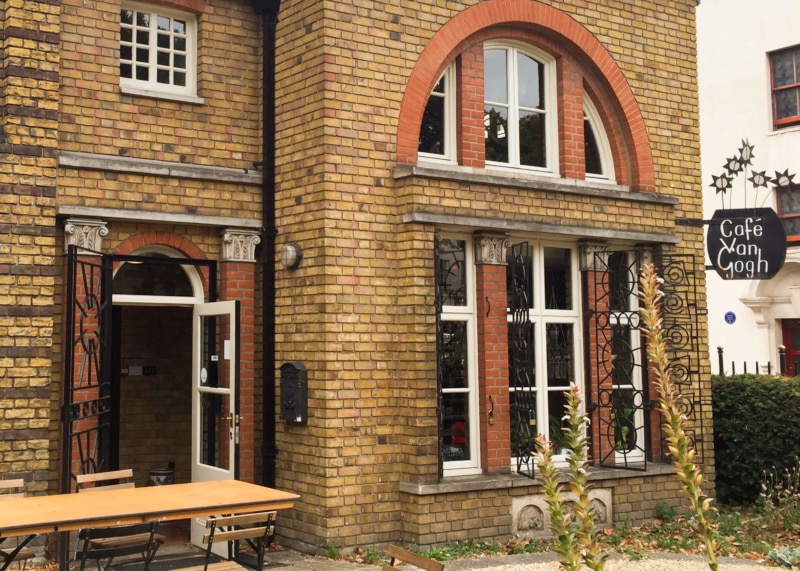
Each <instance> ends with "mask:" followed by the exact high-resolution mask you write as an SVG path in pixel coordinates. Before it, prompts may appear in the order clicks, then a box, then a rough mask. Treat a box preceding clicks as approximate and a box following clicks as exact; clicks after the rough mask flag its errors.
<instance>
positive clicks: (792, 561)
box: [767, 547, 800, 569]
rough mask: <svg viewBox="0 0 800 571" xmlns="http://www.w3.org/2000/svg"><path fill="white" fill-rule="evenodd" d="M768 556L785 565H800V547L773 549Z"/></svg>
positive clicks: (793, 567) (794, 567) (792, 566)
mask: <svg viewBox="0 0 800 571" xmlns="http://www.w3.org/2000/svg"><path fill="white" fill-rule="evenodd" d="M767 557H768V558H769V559H771V560H772V561H774V562H775V563H777V564H778V565H782V566H784V567H791V568H792V569H796V568H797V566H798V565H800V547H780V548H778V549H773V550H771V551H770V552H769V553H768V554H767Z"/></svg>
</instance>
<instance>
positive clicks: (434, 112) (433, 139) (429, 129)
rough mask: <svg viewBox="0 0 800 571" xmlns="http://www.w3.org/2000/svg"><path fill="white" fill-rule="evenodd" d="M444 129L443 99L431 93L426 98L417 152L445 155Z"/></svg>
mask: <svg viewBox="0 0 800 571" xmlns="http://www.w3.org/2000/svg"><path fill="white" fill-rule="evenodd" d="M444 129H445V125H444V97H440V96H438V95H436V94H435V93H433V94H431V96H430V97H429V98H428V104H427V105H426V106H425V112H424V113H423V115H422V127H421V128H420V131H419V146H418V148H417V150H418V151H419V152H421V153H434V154H436V155H443V154H444V153H445V148H444V133H445V131H444Z"/></svg>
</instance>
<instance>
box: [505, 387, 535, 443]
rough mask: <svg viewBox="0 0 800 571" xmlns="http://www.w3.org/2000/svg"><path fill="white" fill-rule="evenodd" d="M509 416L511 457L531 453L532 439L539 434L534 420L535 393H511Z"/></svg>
mask: <svg viewBox="0 0 800 571" xmlns="http://www.w3.org/2000/svg"><path fill="white" fill-rule="evenodd" d="M508 396H509V404H510V409H511V411H512V414H511V455H512V456H519V455H520V451H522V452H523V454H524V453H525V452H530V451H533V446H534V444H533V438H534V437H535V435H536V434H538V432H539V428H538V426H537V419H536V400H537V393H536V392H535V391H512V392H511V393H510V394H509V395H508Z"/></svg>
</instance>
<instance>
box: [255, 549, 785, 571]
mask: <svg viewBox="0 0 800 571" xmlns="http://www.w3.org/2000/svg"><path fill="white" fill-rule="evenodd" d="M267 560H268V561H269V562H270V563H272V564H273V565H277V566H279V567H276V568H275V571H380V568H379V567H374V566H370V565H364V564H359V563H347V562H343V561H331V560H329V559H324V558H321V557H320V558H317V557H311V556H308V555H303V554H299V553H297V552H293V551H280V552H276V553H268V554H267ZM718 563H719V569H720V571H757V570H758V569H764V568H765V567H769V566H766V565H763V564H761V563H759V562H757V561H750V560H749V559H734V558H732V557H721V558H719V560H718ZM397 569H398V571H418V570H417V569H416V568H415V567H412V566H409V565H401V566H399V567H398V568H397ZM484 570H485V571H558V570H559V563H558V556H557V555H555V554H554V553H528V554H523V555H508V556H504V557H476V558H474V559H458V560H455V561H446V562H445V564H444V571H484ZM605 571H709V567H708V560H707V559H706V558H705V557H700V556H698V555H681V554H674V553H651V554H650V555H649V556H648V558H647V559H642V560H639V561H629V560H627V559H625V558H623V557H621V556H619V555H617V554H613V555H611V557H610V558H609V560H608V561H607V562H606V565H605Z"/></svg>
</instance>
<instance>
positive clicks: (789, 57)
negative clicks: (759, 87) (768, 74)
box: [772, 52, 797, 87]
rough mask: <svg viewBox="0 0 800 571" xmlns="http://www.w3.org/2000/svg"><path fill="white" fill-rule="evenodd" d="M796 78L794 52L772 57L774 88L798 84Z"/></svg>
mask: <svg viewBox="0 0 800 571" xmlns="http://www.w3.org/2000/svg"><path fill="white" fill-rule="evenodd" d="M795 77H796V76H795V62H794V52H782V53H779V54H775V55H773V56H772V87H781V86H783V85H791V84H793V83H797V80H796V79H795Z"/></svg>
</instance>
